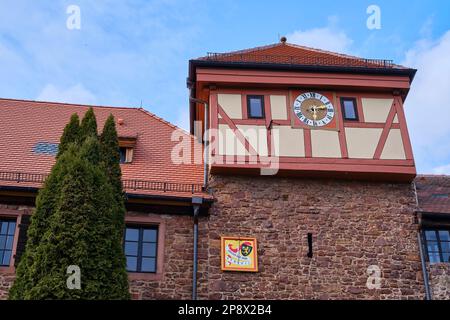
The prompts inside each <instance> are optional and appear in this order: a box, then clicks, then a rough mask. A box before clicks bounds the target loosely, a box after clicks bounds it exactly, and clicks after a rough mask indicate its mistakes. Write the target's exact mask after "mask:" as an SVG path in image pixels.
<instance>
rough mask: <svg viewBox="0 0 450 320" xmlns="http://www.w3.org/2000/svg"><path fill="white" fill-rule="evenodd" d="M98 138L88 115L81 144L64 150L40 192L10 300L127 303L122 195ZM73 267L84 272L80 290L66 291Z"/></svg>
mask: <svg viewBox="0 0 450 320" xmlns="http://www.w3.org/2000/svg"><path fill="white" fill-rule="evenodd" d="M71 122H72V121H71ZM69 124H70V123H69ZM113 124H114V123H113ZM94 132H95V134H94ZM96 132H97V125H96V121H95V115H94V113H93V110H92V109H90V110H89V111H88V112H87V113H86V115H85V117H84V118H83V121H82V125H81V135H80V136H81V137H82V138H81V139H78V140H77V141H76V142H73V143H69V144H68V145H66V146H65V151H64V152H62V153H60V154H59V157H58V159H57V162H56V164H55V165H54V167H53V168H52V171H51V173H50V176H49V177H48V178H47V180H46V182H45V184H44V188H43V189H42V190H41V191H40V192H39V195H38V198H37V202H36V211H35V213H34V214H33V216H32V219H31V224H30V227H29V231H28V241H27V245H26V250H25V253H24V255H23V258H22V259H21V261H20V263H19V267H18V270H17V277H16V280H15V283H14V285H13V287H12V288H11V291H10V295H9V298H10V299H128V298H129V292H128V282H127V274H126V271H125V257H124V254H123V249H122V234H123V229H124V219H123V216H124V212H125V209H124V205H123V194H122V193H120V195H119V194H118V193H117V187H114V186H113V185H112V183H111V181H112V178H111V175H110V173H109V172H110V171H108V170H106V168H107V167H110V166H111V167H112V166H113V163H112V162H111V163H109V165H106V161H105V160H103V159H106V158H107V156H106V149H107V148H104V147H103V146H102V145H100V142H99V140H98V137H97V133H96ZM105 139H106V136H105ZM116 139H117V134H116ZM106 140H109V138H108V139H106ZM104 141H105V140H104ZM116 143H117V142H116ZM112 144H113V142H112ZM112 158H115V155H114V156H113V157H112ZM117 165H118V160H117ZM119 170H120V167H119ZM119 177H120V176H119ZM118 199H122V202H120V201H118ZM119 216H121V217H122V220H121V223H120V222H119V220H120V219H119V218H118V217H119ZM72 265H75V266H78V267H79V268H80V271H81V289H79V290H78V289H70V288H68V286H67V278H68V277H69V275H68V274H67V270H68V269H67V268H68V267H69V266H72Z"/></svg>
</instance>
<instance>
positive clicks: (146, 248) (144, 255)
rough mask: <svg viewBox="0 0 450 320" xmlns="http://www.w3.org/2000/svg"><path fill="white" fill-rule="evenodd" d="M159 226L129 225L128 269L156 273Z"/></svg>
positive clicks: (126, 231)
mask: <svg viewBox="0 0 450 320" xmlns="http://www.w3.org/2000/svg"><path fill="white" fill-rule="evenodd" d="M157 239H158V227H127V228H126V230H125V241H124V246H125V255H126V257H127V271H129V272H151V273H156V256H157V248H158V240H157Z"/></svg>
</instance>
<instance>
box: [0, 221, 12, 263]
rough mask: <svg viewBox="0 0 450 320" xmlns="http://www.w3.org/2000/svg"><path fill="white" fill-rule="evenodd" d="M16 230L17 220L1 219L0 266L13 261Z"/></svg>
mask: <svg viewBox="0 0 450 320" xmlns="http://www.w3.org/2000/svg"><path fill="white" fill-rule="evenodd" d="M15 231H16V221H15V220H4V219H2V220H0V266H9V265H10V263H11V256H12V250H13V243H14V233H15Z"/></svg>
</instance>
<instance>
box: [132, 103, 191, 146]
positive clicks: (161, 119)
mask: <svg viewBox="0 0 450 320" xmlns="http://www.w3.org/2000/svg"><path fill="white" fill-rule="evenodd" d="M137 110H139V111H142V112H143V113H145V114H146V115H148V116H150V117H152V118H154V119H155V120H157V121H160V122H162V123H163V124H165V125H168V126H169V127H171V128H172V129H175V130H180V131H181V132H183V133H184V134H185V135H187V136H189V137H191V138H193V139H195V136H194V135H192V134H190V133H189V132H187V131H186V130H184V129H183V128H180V127H179V126H177V125H175V124H173V123H171V122H169V121H167V120H164V119H163V118H161V117H159V116H157V115H156V114H154V113H153V112H151V111H148V110H146V109H144V108H137Z"/></svg>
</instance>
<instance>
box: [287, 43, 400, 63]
mask: <svg viewBox="0 0 450 320" xmlns="http://www.w3.org/2000/svg"><path fill="white" fill-rule="evenodd" d="M286 45H288V46H291V47H294V48H300V49H305V50H310V51H316V52H319V53H326V54H331V55H334V56H338V57H341V58H347V59H358V60H361V59H363V60H370V59H368V58H363V57H358V56H354V55H350V54H346V53H340V52H334V51H329V50H324V49H319V48H313V47H308V46H303V45H299V44H296V43H286ZM392 65H394V66H397V67H403V68H406V67H404V66H402V65H399V64H395V63H392Z"/></svg>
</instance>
